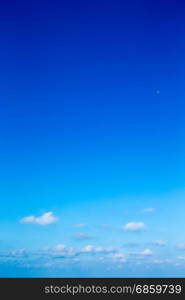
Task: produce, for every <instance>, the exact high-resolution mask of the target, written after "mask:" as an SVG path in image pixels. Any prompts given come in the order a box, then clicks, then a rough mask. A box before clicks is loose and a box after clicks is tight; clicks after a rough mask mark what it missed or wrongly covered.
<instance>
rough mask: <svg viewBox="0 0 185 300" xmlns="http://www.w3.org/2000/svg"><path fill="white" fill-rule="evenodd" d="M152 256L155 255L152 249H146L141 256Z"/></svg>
mask: <svg viewBox="0 0 185 300" xmlns="http://www.w3.org/2000/svg"><path fill="white" fill-rule="evenodd" d="M152 254H153V251H152V250H150V249H145V250H143V251H141V252H140V255H142V256H151V255H152Z"/></svg>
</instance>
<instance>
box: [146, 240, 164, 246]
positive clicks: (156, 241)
mask: <svg viewBox="0 0 185 300" xmlns="http://www.w3.org/2000/svg"><path fill="white" fill-rule="evenodd" d="M150 244H152V245H154V246H166V242H165V241H163V240H154V241H151V242H150Z"/></svg>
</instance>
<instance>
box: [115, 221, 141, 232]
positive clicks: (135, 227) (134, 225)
mask: <svg viewBox="0 0 185 300" xmlns="http://www.w3.org/2000/svg"><path fill="white" fill-rule="evenodd" d="M144 228H145V224H144V223H143V222H129V223H127V224H125V225H124V226H122V228H121V229H122V230H125V231H141V230H143V229H144Z"/></svg>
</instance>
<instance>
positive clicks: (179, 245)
mask: <svg viewBox="0 0 185 300" xmlns="http://www.w3.org/2000/svg"><path fill="white" fill-rule="evenodd" d="M177 248H178V249H181V250H185V243H181V244H178V245H177Z"/></svg>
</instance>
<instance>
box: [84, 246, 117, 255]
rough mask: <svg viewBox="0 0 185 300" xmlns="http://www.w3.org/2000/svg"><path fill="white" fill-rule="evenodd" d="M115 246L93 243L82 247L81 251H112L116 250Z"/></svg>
mask: <svg viewBox="0 0 185 300" xmlns="http://www.w3.org/2000/svg"><path fill="white" fill-rule="evenodd" d="M114 251H115V248H113V247H94V246H92V245H87V246H85V247H83V248H82V249H81V253H110V252H114Z"/></svg>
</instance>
